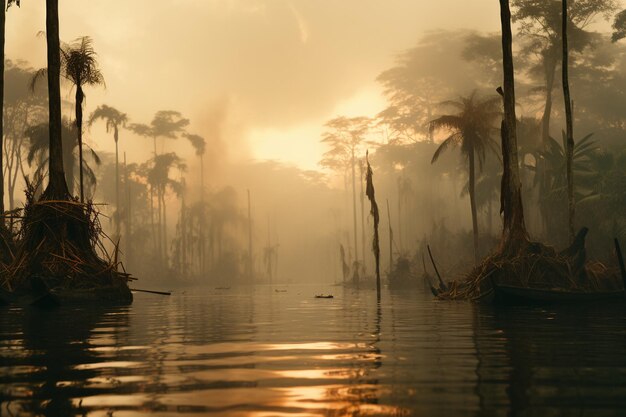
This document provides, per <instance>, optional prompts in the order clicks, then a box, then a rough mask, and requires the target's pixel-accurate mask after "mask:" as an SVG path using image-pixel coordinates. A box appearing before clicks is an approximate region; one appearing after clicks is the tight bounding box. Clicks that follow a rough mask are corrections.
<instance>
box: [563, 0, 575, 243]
mask: <svg viewBox="0 0 626 417" xmlns="http://www.w3.org/2000/svg"><path fill="white" fill-rule="evenodd" d="M562 5H563V12H562V25H563V26H562V30H563V34H562V37H563V64H562V69H563V71H562V76H563V98H564V100H565V126H566V138H567V139H566V147H565V161H566V165H565V166H566V170H567V206H568V223H567V224H568V231H569V242H570V243H573V242H574V236H575V235H574V221H575V216H576V203H575V201H574V172H573V165H574V121H573V120H572V100H571V98H570V92H569V74H568V66H569V63H568V59H569V51H568V46H567V0H562Z"/></svg>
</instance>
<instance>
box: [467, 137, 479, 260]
mask: <svg viewBox="0 0 626 417" xmlns="http://www.w3.org/2000/svg"><path fill="white" fill-rule="evenodd" d="M468 158H469V198H470V208H471V210H472V234H473V236H474V260H475V261H476V262H478V213H477V211H476V194H475V186H476V177H475V176H476V156H475V154H474V148H473V147H472V148H471V149H470V152H469V155H468Z"/></svg>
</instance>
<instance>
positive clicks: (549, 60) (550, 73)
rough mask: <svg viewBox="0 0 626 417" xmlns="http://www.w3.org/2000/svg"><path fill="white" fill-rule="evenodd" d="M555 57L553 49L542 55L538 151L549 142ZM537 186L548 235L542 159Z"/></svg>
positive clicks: (547, 205)
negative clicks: (542, 93)
mask: <svg viewBox="0 0 626 417" xmlns="http://www.w3.org/2000/svg"><path fill="white" fill-rule="evenodd" d="M556 64H557V57H556V53H555V49H554V48H549V49H548V50H546V51H545V52H544V53H543V66H544V72H545V81H546V105H545V107H544V111H543V116H542V117H541V144H540V149H542V150H544V151H545V150H547V147H548V142H549V140H550V119H551V116H552V92H553V91H554V79H555V75H556ZM536 175H538V177H539V178H538V180H539V181H538V184H539V198H540V200H539V210H540V212H541V218H542V224H543V230H544V233H548V225H549V223H550V207H549V204H548V203H547V202H545V201H543V200H542V197H543V196H545V193H546V190H547V189H548V184H547V181H548V178H547V175H546V164H545V161H544V160H543V158H538V159H537V171H536Z"/></svg>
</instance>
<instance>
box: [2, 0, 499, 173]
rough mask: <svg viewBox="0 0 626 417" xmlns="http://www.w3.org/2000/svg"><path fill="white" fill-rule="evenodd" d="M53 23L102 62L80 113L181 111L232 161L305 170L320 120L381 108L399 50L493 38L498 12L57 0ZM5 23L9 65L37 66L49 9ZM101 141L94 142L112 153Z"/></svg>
mask: <svg viewBox="0 0 626 417" xmlns="http://www.w3.org/2000/svg"><path fill="white" fill-rule="evenodd" d="M60 20H61V38H62V40H64V41H71V40H73V39H75V38H76V37H79V36H83V35H89V36H91V37H92V38H93V40H94V45H95V48H96V50H97V51H98V53H99V56H100V62H101V66H102V71H103V73H104V75H105V78H106V82H107V88H106V90H104V89H89V90H87V97H88V98H87V106H86V111H87V112H88V113H89V112H91V111H92V110H93V109H94V108H95V107H96V106H97V105H99V104H103V103H106V104H109V105H113V106H115V107H118V108H119V109H120V110H123V111H125V112H127V113H128V114H129V116H130V117H131V119H133V121H136V122H148V121H149V120H150V118H151V117H152V115H153V114H154V112H156V111H157V110H161V109H173V110H179V111H181V112H182V113H183V114H184V115H185V116H187V117H189V118H190V119H191V120H192V125H191V127H190V130H191V131H193V132H197V133H200V134H202V135H205V136H207V137H209V139H210V140H212V141H213V142H215V141H218V140H219V141H221V142H222V145H223V146H222V147H220V148H218V144H215V149H224V148H229V149H231V157H243V158H257V159H277V160H282V161H285V162H293V163H296V164H298V165H299V166H302V167H306V168H313V167H315V166H316V164H317V161H318V160H319V158H320V155H321V153H322V151H323V149H322V148H321V147H320V145H319V143H318V141H319V134H320V131H321V125H322V124H323V123H324V121H326V120H328V119H329V118H331V117H334V116H335V115H339V114H347V115H361V114H365V115H373V114H375V113H376V112H377V111H378V110H380V109H381V107H382V105H383V104H384V101H383V99H382V97H381V96H380V91H379V88H378V86H377V85H376V83H375V81H374V79H375V77H376V76H377V75H378V73H380V72H381V71H382V70H384V69H385V68H387V67H389V66H390V65H391V64H392V63H393V58H394V56H395V54H397V53H398V52H400V51H402V50H403V49H406V48H408V47H411V46H413V45H414V44H415V43H416V42H417V40H418V38H419V37H420V35H421V34H423V33H424V32H426V31H429V30H435V29H440V28H445V29H455V28H470V29H478V30H484V31H496V30H498V27H499V10H498V2H497V1H495V0H471V1H467V0H438V1H430V0H402V1H401V0H133V1H121V0H88V1H86V0H60ZM7 22H8V23H7V30H8V33H7V57H9V58H12V59H16V58H21V59H26V60H28V61H30V62H31V64H32V65H33V66H34V67H41V66H44V65H45V39H44V38H41V37H37V36H36V34H37V32H39V31H41V30H44V29H45V3H44V2H43V1H34V0H24V1H23V2H22V7H21V9H18V8H11V9H10V11H9V14H8V17H7ZM218 125H219V127H218ZM104 135H105V133H104V131H103V130H102V131H101V130H98V129H94V130H93V132H92V134H91V135H90V136H92V140H94V141H96V142H97V145H96V146H97V147H99V148H100V149H112V147H111V142H112V141H111V140H110V138H108V137H105V136H104ZM125 139H127V140H126V143H125V144H124V145H122V147H123V148H125V149H128V150H129V157H130V158H131V159H142V158H143V157H144V156H146V155H147V154H145V153H141V152H140V151H141V149H144V148H147V147H148V146H147V145H148V144H147V143H146V142H145V140H144V139H141V138H134V137H132V136H131V135H130V134H125ZM174 146H175V147H176V149H177V151H180V152H182V153H184V152H191V151H190V149H189V147H188V146H187V144H186V143H185V144H180V145H178V144H176V145H174V144H171V145H170V149H172V148H174Z"/></svg>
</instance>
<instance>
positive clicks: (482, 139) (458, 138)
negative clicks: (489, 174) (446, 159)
mask: <svg viewBox="0 0 626 417" xmlns="http://www.w3.org/2000/svg"><path fill="white" fill-rule="evenodd" d="M499 101H500V99H499V98H498V97H486V98H481V97H479V96H478V94H477V93H476V92H472V93H471V94H470V95H469V96H467V97H460V98H459V100H458V101H447V102H444V103H443V104H444V105H448V106H451V107H454V108H456V109H458V110H459V112H458V113H457V114H452V115H444V116H440V117H439V118H437V119H435V120H432V121H431V122H430V126H431V127H432V128H433V129H434V130H438V129H445V130H447V131H450V132H451V133H450V135H449V136H448V137H447V138H446V139H445V140H444V141H443V142H442V143H441V145H439V148H437V150H436V151H435V153H434V155H433V158H432V160H431V163H434V162H435V161H437V159H438V158H439V156H440V155H441V154H442V153H443V152H444V151H445V150H446V149H448V148H449V147H451V146H458V145H460V146H461V153H462V154H463V155H464V156H465V157H466V158H467V160H468V163H469V168H468V169H469V187H468V191H469V196H470V208H471V210H472V228H473V233H474V257H475V259H476V260H478V217H477V213H476V196H475V182H476V181H475V178H476V157H477V156H478V162H479V168H480V167H482V163H483V161H484V159H485V153H486V150H487V149H492V150H493V149H494V145H495V142H494V141H493V139H492V138H491V134H492V132H493V131H494V123H495V121H496V119H497V118H498V117H499V116H500V114H501V112H500V109H499V106H498V104H499Z"/></svg>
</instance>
